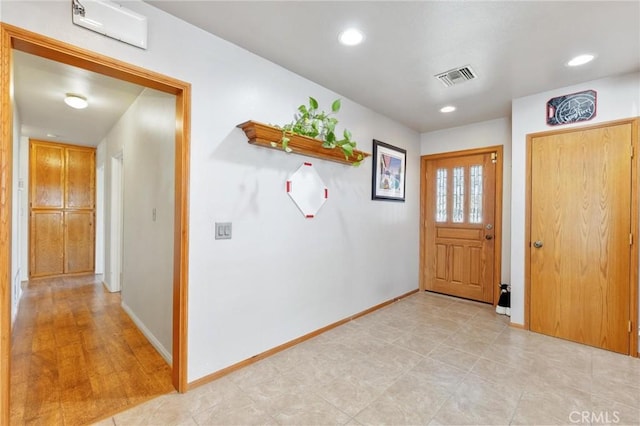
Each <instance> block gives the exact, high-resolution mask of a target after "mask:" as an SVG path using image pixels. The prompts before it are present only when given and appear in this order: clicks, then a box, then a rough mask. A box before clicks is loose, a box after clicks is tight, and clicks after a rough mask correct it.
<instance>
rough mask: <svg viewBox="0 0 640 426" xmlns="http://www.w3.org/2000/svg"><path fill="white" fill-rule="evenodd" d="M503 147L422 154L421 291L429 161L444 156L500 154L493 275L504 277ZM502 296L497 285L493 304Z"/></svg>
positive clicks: (424, 254) (497, 173)
mask: <svg viewBox="0 0 640 426" xmlns="http://www.w3.org/2000/svg"><path fill="white" fill-rule="evenodd" d="M503 151H504V150H503V147H502V145H495V146H488V147H483V148H474V149H466V150H462V151H451V152H442V153H438V154H429V155H422V156H421V157H420V277H419V288H420V291H425V288H426V284H425V273H426V269H425V268H426V259H425V258H426V256H427V253H426V250H425V248H424V247H425V242H426V235H425V234H426V231H425V229H426V226H427V225H426V220H427V215H426V208H427V207H426V205H427V162H428V161H431V160H439V159H442V158H455V157H464V156H467V155H475V154H489V153H492V152H496V153H497V154H498V158H497V162H496V175H495V176H496V181H495V188H494V191H495V212H494V223H493V225H494V228H493V229H494V234H493V238H494V246H493V250H494V256H493V276H494V280H495V279H498V280H501V279H502V278H501V277H502V179H503V170H502V168H503V158H502V157H503ZM499 297H500V287H499V286H497V285H496V286H495V288H494V291H493V304H494V305H495V304H496V303H498V298H499Z"/></svg>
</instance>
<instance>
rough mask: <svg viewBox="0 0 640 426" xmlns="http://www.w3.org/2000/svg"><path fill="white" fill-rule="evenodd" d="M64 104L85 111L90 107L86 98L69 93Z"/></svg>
mask: <svg viewBox="0 0 640 426" xmlns="http://www.w3.org/2000/svg"><path fill="white" fill-rule="evenodd" d="M64 103H65V104H67V105H69V106H70V107H71V108H75V109H84V108H86V107H87V106H89V102H87V98H85V97H84V96H80V95H76V94H75V93H67V95H66V96H65V97H64Z"/></svg>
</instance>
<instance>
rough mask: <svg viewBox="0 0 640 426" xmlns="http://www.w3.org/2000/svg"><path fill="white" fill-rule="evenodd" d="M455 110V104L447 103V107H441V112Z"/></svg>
mask: <svg viewBox="0 0 640 426" xmlns="http://www.w3.org/2000/svg"><path fill="white" fill-rule="evenodd" d="M455 110H456V107H454V106H453V105H447V106H445V107H442V108H440V112H444V113H447V112H453V111H455Z"/></svg>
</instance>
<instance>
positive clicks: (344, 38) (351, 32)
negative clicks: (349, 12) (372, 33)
mask: <svg viewBox="0 0 640 426" xmlns="http://www.w3.org/2000/svg"><path fill="white" fill-rule="evenodd" d="M338 40H340V43H342V44H344V45H345V46H355V45H358V44H360V43H362V41H363V40H364V34H362V32H360V31H359V30H356V29H355V28H349V29H347V30H344V31H343V32H341V33H340V35H339V36H338Z"/></svg>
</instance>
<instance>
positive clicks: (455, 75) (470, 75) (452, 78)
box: [435, 65, 476, 87]
mask: <svg viewBox="0 0 640 426" xmlns="http://www.w3.org/2000/svg"><path fill="white" fill-rule="evenodd" d="M435 77H436V78H437V79H438V80H440V81H441V82H442V84H444V85H445V86H447V87H451V86H453V85H456V84H460V83H464V82H465V81H469V80H473V79H475V78H476V74H475V73H474V72H473V70H472V69H471V67H470V66H469V65H466V66H464V67H459V68H454V69H451V70H449V71H445V72H442V73H440V74H437V75H436V76H435Z"/></svg>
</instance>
